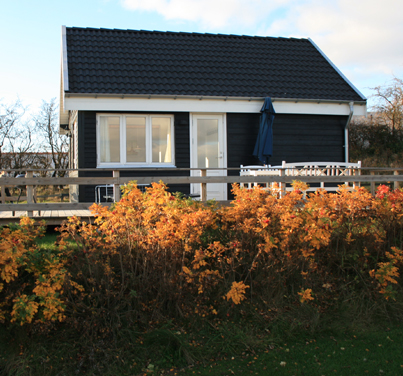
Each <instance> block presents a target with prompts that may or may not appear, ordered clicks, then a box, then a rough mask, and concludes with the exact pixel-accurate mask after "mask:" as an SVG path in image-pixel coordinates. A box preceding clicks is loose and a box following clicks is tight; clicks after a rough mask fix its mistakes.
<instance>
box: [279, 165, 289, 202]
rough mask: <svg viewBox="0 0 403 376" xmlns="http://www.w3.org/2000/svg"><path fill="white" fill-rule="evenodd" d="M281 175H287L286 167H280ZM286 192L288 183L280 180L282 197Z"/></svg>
mask: <svg viewBox="0 0 403 376" xmlns="http://www.w3.org/2000/svg"><path fill="white" fill-rule="evenodd" d="M279 176H285V169H284V168H281V169H280V175H279ZM286 193H287V184H286V183H284V182H280V198H282V197H283V196H285V194H286Z"/></svg>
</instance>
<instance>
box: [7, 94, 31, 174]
mask: <svg viewBox="0 0 403 376" xmlns="http://www.w3.org/2000/svg"><path fill="white" fill-rule="evenodd" d="M24 113H25V109H24V108H23V106H22V105H21V102H20V101H19V100H17V101H16V102H15V103H14V104H11V105H7V104H4V103H0V169H4V168H14V167H12V166H11V164H10V163H8V162H7V161H8V160H9V159H10V158H9V156H8V155H7V154H6V153H12V152H13V151H15V148H16V145H17V142H18V144H20V145H21V141H22V140H23V141H26V142H25V145H24V147H23V149H24V150H28V149H29V148H31V147H32V143H31V134H30V133H29V138H28V140H27V139H26V137H25V134H26V129H24V127H23V126H22V125H21V119H22V116H23V115H24Z"/></svg>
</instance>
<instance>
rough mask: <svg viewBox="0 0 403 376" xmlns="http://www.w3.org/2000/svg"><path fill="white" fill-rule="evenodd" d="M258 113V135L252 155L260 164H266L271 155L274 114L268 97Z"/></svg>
mask: <svg viewBox="0 0 403 376" xmlns="http://www.w3.org/2000/svg"><path fill="white" fill-rule="evenodd" d="M260 112H261V113H262V114H261V115H260V124H259V134H258V136H257V140H256V145H255V150H254V151H253V155H254V156H255V157H257V158H259V160H260V161H261V162H262V163H264V164H268V163H269V159H270V157H271V156H272V154H273V121H274V115H275V113H276V111H274V107H273V104H272V102H271V99H270V98H269V97H267V98H266V99H265V100H264V103H263V107H262V109H261V110H260Z"/></svg>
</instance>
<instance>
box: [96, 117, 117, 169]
mask: <svg viewBox="0 0 403 376" xmlns="http://www.w3.org/2000/svg"><path fill="white" fill-rule="evenodd" d="M100 133H101V134H100V139H101V145H100V154H101V162H106V163H108V162H120V117H119V116H101V118H100Z"/></svg>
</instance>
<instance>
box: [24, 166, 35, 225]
mask: <svg viewBox="0 0 403 376" xmlns="http://www.w3.org/2000/svg"><path fill="white" fill-rule="evenodd" d="M25 177H26V178H33V177H34V172H33V171H27V173H26V174H25ZM33 203H34V186H33V185H27V204H33ZM27 214H28V217H33V216H34V212H33V210H28V211H27Z"/></svg>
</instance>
